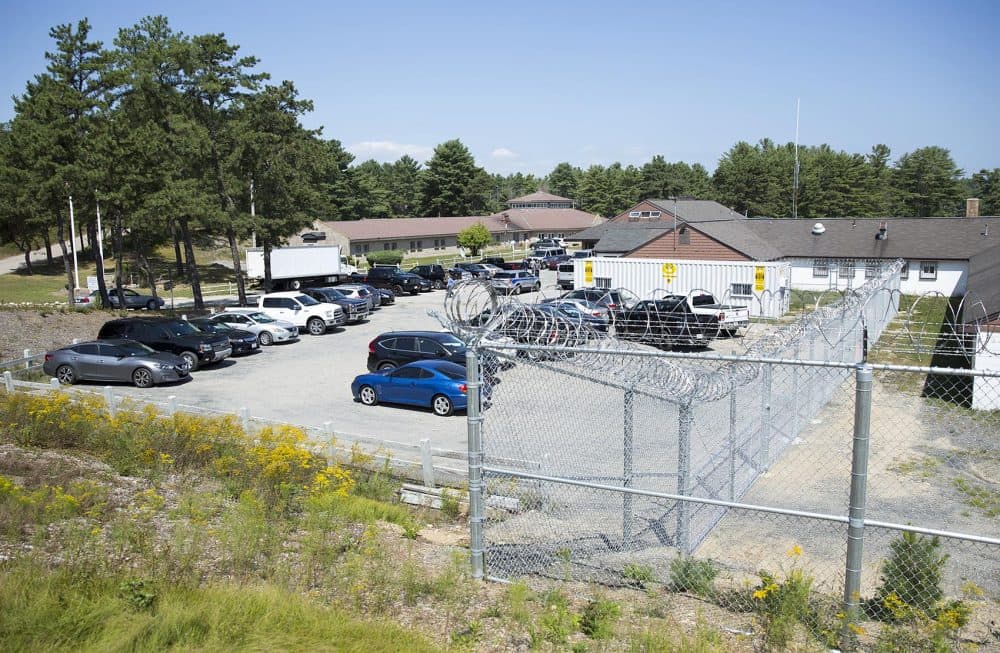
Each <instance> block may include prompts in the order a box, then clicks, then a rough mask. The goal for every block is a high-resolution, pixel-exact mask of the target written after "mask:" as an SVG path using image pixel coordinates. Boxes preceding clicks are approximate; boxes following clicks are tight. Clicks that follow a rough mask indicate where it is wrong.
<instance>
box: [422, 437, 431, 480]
mask: <svg viewBox="0 0 1000 653" xmlns="http://www.w3.org/2000/svg"><path fill="white" fill-rule="evenodd" d="M420 467H421V469H422V470H423V473H424V486H425V487H434V459H433V458H432V457H431V440H430V438H421V440H420Z"/></svg>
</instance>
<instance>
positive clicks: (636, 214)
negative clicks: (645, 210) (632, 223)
mask: <svg viewBox="0 0 1000 653" xmlns="http://www.w3.org/2000/svg"><path fill="white" fill-rule="evenodd" d="M640 215H642V213H640V212H639V211H629V214H628V217H630V218H638V217H639V216H640Z"/></svg>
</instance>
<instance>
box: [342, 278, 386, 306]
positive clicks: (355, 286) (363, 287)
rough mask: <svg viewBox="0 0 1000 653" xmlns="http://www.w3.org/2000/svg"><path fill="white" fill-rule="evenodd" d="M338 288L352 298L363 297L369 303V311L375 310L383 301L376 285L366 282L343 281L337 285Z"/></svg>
mask: <svg viewBox="0 0 1000 653" xmlns="http://www.w3.org/2000/svg"><path fill="white" fill-rule="evenodd" d="M337 290H339V291H340V292H342V293H344V294H345V295H347V296H348V297H350V298H351V299H363V300H365V301H366V302H367V303H368V311H369V312H371V311H374V310H376V309H377V308H379V306H381V305H382V302H381V300H380V298H379V294H378V290H377V289H376V288H375V287H374V286H369V285H368V284H366V283H342V284H340V285H338V286H337Z"/></svg>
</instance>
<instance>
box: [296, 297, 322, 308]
mask: <svg viewBox="0 0 1000 653" xmlns="http://www.w3.org/2000/svg"><path fill="white" fill-rule="evenodd" d="M295 300H296V301H297V302H299V303H300V304H302V305H303V306H316V305H318V304H319V302H318V301H316V300H315V299H313V298H312V297H310V296H309V295H296V296H295Z"/></svg>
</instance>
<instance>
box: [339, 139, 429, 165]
mask: <svg viewBox="0 0 1000 653" xmlns="http://www.w3.org/2000/svg"><path fill="white" fill-rule="evenodd" d="M347 151H348V152H350V153H351V154H353V155H354V156H355V157H357V159H358V161H367V160H368V159H375V160H376V161H395V160H396V159H398V158H399V157H401V156H403V155H404V154H409V155H410V156H412V157H413V158H414V159H416V160H417V161H426V160H427V159H429V158H431V155H432V154H434V148H433V147H430V146H428V145H414V144H412V143H396V142H393V141H361V142H360V143H354V144H352V145H348V146H347Z"/></svg>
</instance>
